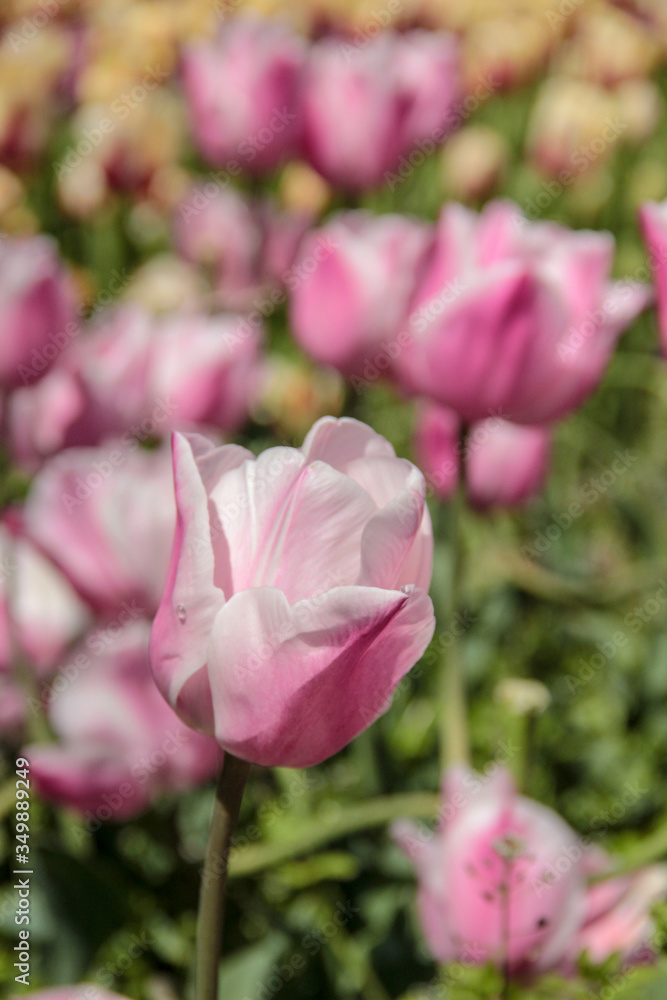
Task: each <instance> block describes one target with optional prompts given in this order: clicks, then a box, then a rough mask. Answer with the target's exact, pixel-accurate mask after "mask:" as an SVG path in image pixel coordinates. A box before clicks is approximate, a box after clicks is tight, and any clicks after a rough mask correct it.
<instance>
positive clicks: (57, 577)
mask: <svg viewBox="0 0 667 1000" xmlns="http://www.w3.org/2000/svg"><path fill="white" fill-rule="evenodd" d="M89 621H90V611H89V609H88V608H87V607H86V605H85V604H84V603H83V602H82V601H81V599H80V598H79V597H78V596H77V594H76V593H75V591H74V590H73V588H72V586H71V585H70V584H69V583H68V581H67V579H66V577H65V576H63V574H62V573H61V572H60V571H59V570H58V569H57V568H56V566H55V565H54V564H53V563H52V562H51V561H50V559H48V558H47V557H46V556H45V555H44V554H43V553H42V552H40V550H39V548H37V547H36V546H35V545H34V544H32V543H31V541H30V540H29V539H27V538H25V537H23V536H22V535H21V534H20V533H17V532H16V530H14V529H13V528H12V527H10V526H8V525H7V524H0V672H2V671H9V670H11V669H12V667H13V665H14V663H15V662H16V660H17V659H18V658H25V659H26V660H27V661H28V662H29V664H30V666H31V667H34V668H35V669H36V670H37V671H38V672H39V673H41V674H44V673H48V672H49V670H52V669H53V668H54V667H55V666H56V665H57V663H58V660H59V658H60V656H61V655H62V653H63V652H64V651H65V649H66V648H67V646H68V645H69V644H70V643H72V642H73V641H74V640H75V639H77V638H78V637H79V636H80V635H81V633H82V632H83V631H84V629H85V628H86V626H87V625H88V623H89Z"/></svg>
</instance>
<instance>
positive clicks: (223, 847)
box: [195, 753, 250, 1000]
mask: <svg viewBox="0 0 667 1000" xmlns="http://www.w3.org/2000/svg"><path fill="white" fill-rule="evenodd" d="M249 770H250V764H248V763H247V761H244V760H239V759H238V757H234V756H232V754H229V753H226V754H225V756H224V760H223V762H222V767H221V769H220V774H219V776H218V784H217V788H216V792H215V805H214V807H213V818H212V820H211V832H210V834H209V838H208V846H207V848H206V858H205V860H204V868H203V871H202V882H201V889H200V893H199V914H198V917H197V954H196V964H195V997H196V1000H217V996H218V966H219V964H220V954H221V949H222V931H223V926H224V919H225V887H226V885H227V869H228V866H229V865H228V862H229V848H230V846H231V842H232V836H233V834H234V830H235V828H236V822H237V820H238V816H239V810H240V808H241V799H242V798H243V790H244V788H245V783H246V780H247V777H248V771H249Z"/></svg>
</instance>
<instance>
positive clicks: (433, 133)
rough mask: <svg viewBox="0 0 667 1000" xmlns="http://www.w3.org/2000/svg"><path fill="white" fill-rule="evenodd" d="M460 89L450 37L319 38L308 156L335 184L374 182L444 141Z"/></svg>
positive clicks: (309, 92)
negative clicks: (416, 150) (405, 158)
mask: <svg viewBox="0 0 667 1000" xmlns="http://www.w3.org/2000/svg"><path fill="white" fill-rule="evenodd" d="M460 88H461V78H460V73H459V65H458V54H457V47H456V43H455V42H454V40H453V39H452V37H451V36H450V35H446V34H444V33H438V34H432V33H427V32H425V31H410V32H406V33H404V34H397V33H395V32H388V31H384V32H381V33H379V34H378V35H376V36H375V37H374V38H371V39H368V40H367V41H366V42H365V44H364V46H363V47H355V46H353V45H352V44H351V43H349V42H346V41H345V39H343V38H335V37H328V38H324V39H322V40H321V41H319V42H317V43H315V44H314V45H313V46H312V47H311V50H310V54H309V58H308V61H307V64H306V76H305V82H304V97H303V107H304V145H305V152H306V155H307V157H308V159H309V160H310V162H311V163H312V165H313V166H314V167H315V169H316V170H318V171H319V172H320V173H321V174H322V175H323V177H325V178H326V179H327V180H328V181H330V182H331V183H332V184H335V185H338V186H339V187H342V188H345V189H348V190H353V191H354V190H363V189H364V188H368V187H373V186H375V185H377V184H380V183H382V181H383V180H385V179H386V177H385V175H386V174H388V173H389V172H390V171H392V170H394V169H395V168H396V167H398V165H399V162H400V159H401V156H402V155H406V154H408V153H409V152H410V151H411V149H412V148H413V147H414V146H415V145H417V144H420V143H423V144H424V152H426V153H428V152H432V151H433V150H434V149H435V147H436V146H437V145H438V144H439V143H440V142H442V140H443V139H444V138H445V137H446V135H447V134H448V132H450V131H451V129H452V126H453V116H452V110H453V106H454V103H455V101H456V99H457V98H458V97H459V95H460Z"/></svg>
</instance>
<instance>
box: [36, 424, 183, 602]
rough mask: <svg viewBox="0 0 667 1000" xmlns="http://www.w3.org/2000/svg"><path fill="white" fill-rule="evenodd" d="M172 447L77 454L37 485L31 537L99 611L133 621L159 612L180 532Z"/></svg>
mask: <svg viewBox="0 0 667 1000" xmlns="http://www.w3.org/2000/svg"><path fill="white" fill-rule="evenodd" d="M175 516H176V510H175V506H174V497H173V488H172V477H171V464H170V460H169V452H168V449H167V448H166V447H163V448H162V449H160V450H158V451H145V450H140V449H139V447H138V445H137V444H136V442H134V441H131V440H130V442H129V443H128V442H127V441H125V442H123V441H110V442H108V444H107V445H105V446H104V447H100V448H70V449H67V450H66V451H63V452H61V453H60V454H59V455H56V456H55V457H54V458H52V459H50V460H49V461H48V462H47V463H46V464H45V465H44V467H43V468H42V469H41V471H40V472H39V473H38V474H37V476H36V477H35V479H34V480H33V484H32V487H31V490H30V493H29V495H28V499H27V501H26V504H25V507H24V521H25V529H26V531H27V533H28V535H29V537H30V538H31V539H33V540H34V541H35V542H36V543H37V544H38V545H39V546H41V548H42V549H43V550H44V552H46V553H48V554H49V556H50V557H51V558H52V559H53V560H54V562H55V563H56V564H57V565H58V566H59V567H60V568H61V569H62V571H63V572H64V573H65V574H66V575H67V577H68V579H69V580H70V581H71V583H72V584H73V586H74V587H75V588H76V589H77V591H78V592H79V593H80V594H81V595H83V596H84V597H85V598H86V599H87V600H88V601H89V602H90V603H91V605H92V606H93V607H94V608H96V609H97V610H99V611H102V612H107V613H110V614H113V613H115V612H117V611H118V610H119V609H121V608H124V609H125V611H126V612H127V613H128V614H129V613H131V614H132V615H134V617H137V616H139V615H147V616H150V615H151V614H153V613H154V611H155V609H156V608H157V606H158V604H159V601H160V595H161V594H162V589H163V587H164V583H165V580H166V577H167V568H168V564H169V544H170V541H171V537H172V534H173V530H174V522H175Z"/></svg>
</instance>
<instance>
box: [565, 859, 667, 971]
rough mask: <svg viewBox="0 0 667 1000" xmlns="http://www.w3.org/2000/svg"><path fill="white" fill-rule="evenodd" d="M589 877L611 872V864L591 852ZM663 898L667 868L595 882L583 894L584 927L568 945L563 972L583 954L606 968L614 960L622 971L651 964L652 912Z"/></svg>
mask: <svg viewBox="0 0 667 1000" xmlns="http://www.w3.org/2000/svg"><path fill="white" fill-rule="evenodd" d="M587 868H588V872H589V874H590V875H602V874H604V873H606V872H609V871H611V870H612V868H613V866H612V858H611V857H610V856H609V855H607V854H605V853H604V852H603V851H595V852H594V853H593V854H592V855H591V856H590V857H589V858H588V859H587ZM665 898H667V866H666V865H650V866H649V867H646V868H640V869H638V870H637V871H635V872H633V873H632V874H630V875H624V876H619V877H617V878H608V879H604V880H603V881H600V882H594V883H593V884H592V885H591V886H589V888H588V892H587V897H586V900H587V911H586V916H585V919H584V922H583V924H582V926H581V927H580V929H579V931H578V933H577V936H576V938H575V940H574V941H573V942H572V945H571V948H570V953H569V956H568V960H567V961H566V963H565V968H566V969H568V968H569V969H570V970H571V969H573V968H574V967H575V963H576V960H577V958H578V957H579V955H580V954H581V953H582V952H584V951H585V952H587V954H588V957H589V959H590V961H592V962H595V963H596V964H602V963H603V962H606V961H607V959H608V958H610V957H611V956H612V955H618V956H619V957H620V958H621V959H622V960H623V962H624V963H625V964H626V965H633V964H638V963H645V962H651V961H654V960H655V958H656V956H657V953H658V952H657V950H656V946H655V945H654V944H653V942H652V938H653V935H654V934H655V931H656V926H655V923H654V921H653V920H652V919H651V915H650V911H651V907H652V906H653V905H654V904H655V903H658V902H660V901H661V900H664V899H665Z"/></svg>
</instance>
